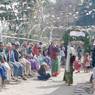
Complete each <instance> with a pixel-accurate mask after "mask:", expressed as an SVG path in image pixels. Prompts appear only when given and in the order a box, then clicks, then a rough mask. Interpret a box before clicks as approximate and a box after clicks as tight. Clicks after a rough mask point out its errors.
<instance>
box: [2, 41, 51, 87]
mask: <svg viewBox="0 0 95 95" xmlns="http://www.w3.org/2000/svg"><path fill="white" fill-rule="evenodd" d="M50 67H51V59H50V58H49V56H48V55H47V51H46V50H45V51H43V50H41V47H40V45H37V44H36V45H35V46H33V45H27V44H23V45H22V46H21V45H20V44H19V43H18V42H15V43H8V44H7V45H3V43H2V42H0V81H1V83H0V85H1V86H3V85H4V84H5V81H7V82H8V83H10V81H11V80H15V81H18V79H19V78H20V79H23V80H27V78H29V77H31V76H33V73H35V72H37V74H38V79H39V80H47V79H49V78H50V74H49V73H46V70H47V68H50Z"/></svg>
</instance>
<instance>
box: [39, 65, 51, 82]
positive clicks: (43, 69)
mask: <svg viewBox="0 0 95 95" xmlns="http://www.w3.org/2000/svg"><path fill="white" fill-rule="evenodd" d="M38 74H39V76H38V79H39V80H48V79H49V78H50V74H49V73H46V64H42V65H41V67H40V69H39V71H38Z"/></svg>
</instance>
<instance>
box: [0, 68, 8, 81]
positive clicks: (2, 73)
mask: <svg viewBox="0 0 95 95" xmlns="http://www.w3.org/2000/svg"><path fill="white" fill-rule="evenodd" d="M0 76H1V77H2V79H3V80H5V79H7V72H6V69H5V68H4V67H3V66H1V67H0Z"/></svg>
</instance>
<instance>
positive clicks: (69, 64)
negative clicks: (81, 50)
mask: <svg viewBox="0 0 95 95" xmlns="http://www.w3.org/2000/svg"><path fill="white" fill-rule="evenodd" d="M74 61H75V55H73V54H72V51H71V47H70V45H68V48H67V60H66V66H65V73H64V77H63V81H65V82H66V83H67V84H68V86H70V85H71V84H73V71H74V69H73V62H74Z"/></svg>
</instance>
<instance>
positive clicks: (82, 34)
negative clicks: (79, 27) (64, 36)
mask: <svg viewBox="0 0 95 95" xmlns="http://www.w3.org/2000/svg"><path fill="white" fill-rule="evenodd" d="M70 36H76V37H79V36H82V37H85V33H84V32H80V31H79V32H78V31H71V32H70Z"/></svg>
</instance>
